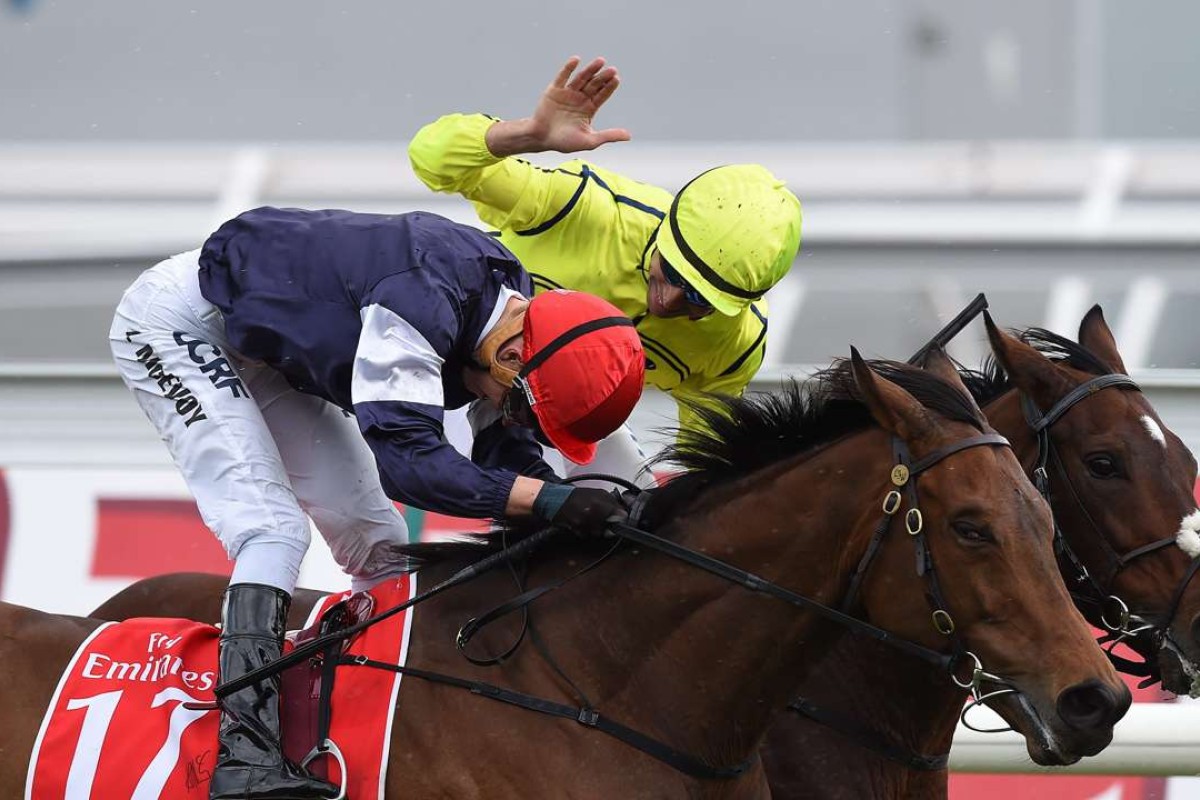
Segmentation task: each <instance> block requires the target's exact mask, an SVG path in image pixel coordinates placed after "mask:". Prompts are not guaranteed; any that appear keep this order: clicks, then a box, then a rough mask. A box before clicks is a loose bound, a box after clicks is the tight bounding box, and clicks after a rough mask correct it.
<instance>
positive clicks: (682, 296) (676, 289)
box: [646, 249, 712, 320]
mask: <svg viewBox="0 0 1200 800" xmlns="http://www.w3.org/2000/svg"><path fill="white" fill-rule="evenodd" d="M688 294H689V292H688V290H687V289H686V288H685V287H683V286H678V285H675V284H672V283H671V282H670V281H668V280H667V278H666V276H665V275H663V260H662V255H661V254H660V253H659V252H658V250H657V249H656V250H655V251H654V253H653V255H651V256H650V274H649V280H648V282H647V285H646V310H647V311H649V313H650V314H651V315H652V316H655V317H664V318H665V317H687V318H688V319H692V320H696V319H700V318H701V317H706V316H708V315H709V314H711V313H712V307H711V306H702V305H697V304H695V303H690V302H688V298H687V295H688Z"/></svg>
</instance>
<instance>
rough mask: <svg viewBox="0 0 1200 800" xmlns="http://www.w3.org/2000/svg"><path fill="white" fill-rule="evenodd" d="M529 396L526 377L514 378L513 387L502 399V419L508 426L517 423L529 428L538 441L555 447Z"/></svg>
mask: <svg viewBox="0 0 1200 800" xmlns="http://www.w3.org/2000/svg"><path fill="white" fill-rule="evenodd" d="M529 398H530V392H529V386H528V384H526V383H525V379H524V378H522V377H519V376H518V377H517V378H515V379H513V384H512V388H511V389H509V390H508V391H507V392H505V393H504V399H503V400H501V401H500V418H501V421H502V422H503V423H504V425H506V426H509V425H517V426H519V427H522V428H529V429H530V430H532V431H533V436H534V438H535V439H537V441H538V443H540V444H544V445H545V446H546V447H553V446H554V445H553V444H551V443H550V440H549V439H548V438H546V434H544V433H542V426H541V423H539V422H538V418H537V415H536V414H534V413H533V405H532V404H531V403H530V399H529Z"/></svg>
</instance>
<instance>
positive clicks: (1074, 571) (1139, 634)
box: [1021, 374, 1200, 686]
mask: <svg viewBox="0 0 1200 800" xmlns="http://www.w3.org/2000/svg"><path fill="white" fill-rule="evenodd" d="M1112 387H1115V388H1121V389H1132V390H1134V391H1140V390H1141V387H1140V386H1138V384H1137V383H1136V382H1135V381H1134V380H1133V379H1132V378H1130V377H1129V376H1128V375H1122V374H1111V375H1100V376H1098V377H1095V378H1092V379H1090V380H1088V381H1085V382H1084V383H1082V384H1080V385H1079V386H1077V387H1075V388H1074V389H1072V390H1071V391H1070V392H1068V393H1067V394H1066V395H1065V396H1064V397H1063V398H1062V399H1061V400H1059V401H1058V402H1057V403H1055V404H1054V405H1053V406H1052V407H1051V408H1050V410H1049V411H1047V412H1046V413H1045V414H1042V413H1041V412H1040V411H1039V409H1038V408H1037V405H1036V404H1035V403H1034V402H1033V401H1032V400H1031V399H1030V398H1029V396H1028V395H1025V394H1022V395H1021V408H1022V410H1023V412H1024V414H1025V420H1026V422H1028V424H1029V426H1030V428H1032V429H1033V432H1034V435H1035V436H1036V437H1037V445H1038V455H1037V461H1036V462H1035V463H1034V469H1033V485H1034V486H1035V487H1036V488H1037V490H1038V492H1039V493H1041V495H1042V496H1043V497H1044V498H1046V501H1047V502H1049V501H1050V475H1049V472H1048V469H1047V466H1048V464H1049V463H1050V461H1051V460H1052V458H1051V457H1053V462H1054V466H1055V469H1056V471H1057V473H1058V476H1059V478H1060V479H1061V480H1062V482H1063V484H1064V485H1065V486H1066V487H1067V489H1068V491H1069V492H1070V495H1071V497H1072V498H1073V499H1074V501H1075V503H1076V505H1077V506H1078V507H1079V510H1080V511H1081V512H1082V513H1083V516H1084V517H1085V518H1086V519H1087V521H1088V524H1089V525H1091V526H1092V530H1093V531H1094V532H1095V534H1096V536H1095V540H1096V542H1097V543H1098V544H1099V545H1100V548H1101V549H1102V550H1103V551H1104V554H1105V556H1106V558H1107V560H1108V566H1107V568H1106V570H1105V573H1104V575H1102V576H1100V577H1099V578H1097V577H1096V576H1095V575H1093V574H1092V572H1091V571H1090V570H1089V569H1088V568H1087V567H1086V566H1084V564H1083V561H1082V559H1080V558H1079V556H1078V555H1077V554H1076V553H1075V551H1074V550H1073V549H1072V548H1071V545H1070V544H1069V543H1068V542H1067V539H1066V537H1065V536H1064V535H1063V533H1062V529H1061V528H1060V527H1059V525H1058V521H1057V519H1056V520H1055V523H1054V551H1055V554H1056V555H1057V556H1058V559H1059V562H1060V565H1062V566H1063V567H1064V569H1063V573H1064V576H1066V577H1067V578H1068V584H1067V585H1068V588H1069V589H1070V591H1071V596H1072V597H1073V598H1074V599H1075V601H1076V603H1077V604H1081V605H1090V606H1092V607H1093V608H1096V609H1098V611H1099V620H1100V623H1101V624H1102V625H1103V626H1104V628H1105V629H1106V630H1107V631H1108V633H1107V634H1106V635H1105V636H1104V637H1103V638H1101V640H1100V643H1101V644H1102V645H1104V649H1105V652H1106V653H1107V654H1108V657H1109V660H1110V661H1112V663H1113V665H1114V666H1115V667H1116V668H1117V669H1119V670H1120V671H1122V672H1125V673H1127V674H1129V675H1134V676H1138V677H1145V678H1146V680H1145V681H1143V683H1142V685H1143V686H1147V685H1149V684H1151V683H1154V682H1156V681H1158V680H1161V675H1160V673H1159V668H1158V664H1157V661H1156V660H1155V659H1154V658H1153V657H1152V656H1153V653H1152V652H1151V653H1149V654H1147V653H1146V652H1145V650H1144V649H1143V648H1145V646H1146V637H1149V638H1150V639H1151V641H1150V648H1151V650H1157V649H1158V648H1159V647H1160V646H1161V645H1162V643H1163V640H1164V639H1165V640H1170V628H1171V623H1172V622H1173V621H1174V619H1175V615H1176V614H1177V613H1178V612H1179V606H1180V604H1181V603H1182V602H1183V595H1184V593H1185V592H1186V591H1187V587H1188V585H1189V584H1191V582H1192V579H1193V578H1194V577H1195V576H1196V572H1197V571H1198V570H1200V559H1192V563H1191V566H1190V567H1189V568H1188V570H1187V572H1186V573H1184V575H1183V578H1182V579H1180V581H1179V584H1178V585H1177V586H1176V587H1175V592H1174V594H1173V596H1172V598H1171V602H1170V604H1169V605H1168V606H1167V611H1166V613H1165V614H1164V615H1163V617H1162V618H1161V621H1159V622H1157V623H1156V622H1153V621H1150V620H1147V619H1145V618H1143V617H1141V616H1139V615H1137V614H1134V613H1133V612H1131V611H1130V609H1129V605H1128V604H1127V603H1126V602H1125V601H1124V600H1122V599H1121V598H1120V597H1119V596H1117V595H1116V594H1114V593H1113V592H1112V591H1111V589H1112V585H1113V583H1114V582H1115V581H1116V579H1117V576H1118V575H1119V574H1120V573H1121V571H1122V570H1124V569H1125V568H1126V567H1128V566H1129V565H1130V564H1131V563H1133V562H1134V561H1135V560H1137V559H1139V558H1141V557H1142V556H1146V555H1150V554H1151V553H1156V552H1158V551H1159V550H1162V549H1164V548H1167V547H1170V546H1172V545H1173V544H1175V536H1174V535H1171V536H1167V537H1164V538H1162V539H1158V540H1156V541H1153V542H1150V543H1149V544H1144V545H1142V546H1140V547H1135V548H1134V549H1132V550H1130V551H1128V552H1126V553H1118V552H1117V550H1116V548H1114V547H1113V546H1112V543H1111V542H1109V541H1108V539H1107V538H1106V537H1105V536H1104V534H1103V532H1102V531H1101V529H1100V526H1099V525H1097V524H1096V521H1095V519H1093V517H1092V515H1091V514H1090V513H1089V512H1088V510H1087V506H1086V505H1084V502H1083V499H1082V498H1081V497H1080V496H1079V491H1078V490H1077V489H1076V488H1075V484H1074V483H1073V482H1072V481H1071V477H1070V475H1068V474H1067V470H1066V468H1065V467H1064V465H1063V462H1062V459H1061V457H1059V455H1058V451H1057V450H1056V448H1055V447H1054V442H1053V440H1052V439H1051V437H1050V428H1051V427H1052V426H1053V425H1054V423H1055V422H1057V421H1058V420H1059V419H1061V418H1062V417H1063V415H1064V414H1066V413H1067V412H1068V411H1070V410H1071V409H1072V408H1074V407H1075V406H1076V405H1077V404H1079V403H1080V402H1082V401H1083V400H1085V399H1087V398H1089V397H1091V396H1092V395H1094V394H1096V393H1097V392H1100V391H1102V390H1104V389H1107V388H1112ZM1122 642H1126V643H1128V644H1129V645H1130V646H1134V647H1135V648H1136V649H1138V650H1139V652H1141V653H1142V655H1143V656H1144V658H1145V660H1144V661H1141V662H1137V661H1132V660H1130V659H1127V658H1124V657H1122V656H1119V655H1117V654H1116V653H1115V652H1113V650H1114V648H1115V647H1116V646H1117V645H1118V644H1120V643H1122ZM1139 642H1140V643H1142V648H1137V647H1136V645H1137V644H1138V643H1139Z"/></svg>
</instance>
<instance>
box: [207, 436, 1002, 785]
mask: <svg viewBox="0 0 1200 800" xmlns="http://www.w3.org/2000/svg"><path fill="white" fill-rule="evenodd" d="M984 446H988V447H1011V445H1010V444H1009V442H1008V440H1007V439H1005V438H1004V437H1003V436H1001V435H999V434H997V433H985V434H980V435H978V436H973V437H970V438H966V439H962V440H959V441H956V442H953V443H952V444H949V445H946V446H944V447H942V448H940V449H938V450H936V451H934V452H932V453H930V454H928V455H926V456H924V457H923V458H921V459H919V460H917V461H915V462H914V461H912V459H911V457H910V455H909V453H908V449H907V447H906V446H905V445H904V444H903V443H902V442H900V441H899V440H898V439H896V440H894V441H893V452H894V454H895V459H896V460H895V464H894V465H893V467H892V471H891V482H892V488H891V489H890V490H889V491H888V493H887V495H886V496H885V499H884V501H883V507H882V517H881V519H880V522H879V524H878V525H877V526H876V529H875V534H874V536H873V538H872V540H871V543H870V544H869V545H868V551H867V553H866V554H865V555H864V557H863V559H862V561H860V563H859V566H858V569H857V570H856V571H855V575H854V577H853V578H852V585H851V591H857V587H858V585H859V584H860V583H861V577H862V574H863V573H864V572H865V571H866V569H867V567H868V566H869V565H870V563H871V561H872V559H873V558H874V556H875V554H876V552H878V550H879V545H880V543H881V541H882V539H883V537H884V535H885V534H886V532H887V530H888V529H890V528H891V527H892V524H891V523H892V520H893V519H894V518H895V517H896V516H898V515H899V512H900V511H901V510H902V508H903V507H904V506H905V504H907V506H908V508H907V510H906V511H905V513H904V514H903V518H904V527H905V530H906V531H907V533H908V535H909V537H910V538H911V539H912V541H913V543H914V547H915V548H916V554H917V573H918V575H920V576H921V577H922V579H923V580H924V582H925V596H926V599H927V600H928V602H929V605H930V609H931V620H932V623H933V626H934V628H935V629H936V630H938V631H939V632H940V633H942V634H943V635H945V636H947V637H949V638H950V639H951V651H950V652H949V653H947V652H942V651H940V650H935V649H933V648H929V647H926V646H924V645H921V644H918V643H916V642H912V641H909V640H906V639H902V638H900V637H897V636H895V635H893V634H892V633H890V632H889V631H886V630H884V629H882V628H879V627H877V626H875V625H872V624H871V623H869V622H866V621H865V620H862V619H860V618H858V617H855V616H852V615H850V614H847V613H845V612H844V611H842V610H839V609H835V608H831V607H829V606H826V605H824V604H822V603H819V602H817V601H816V600H813V599H811V598H808V597H805V596H803V595H800V594H797V593H795V592H793V591H791V590H789V589H786V588H784V587H782V586H780V585H778V584H776V583H773V582H771V581H768V580H766V579H764V578H761V577H759V576H757V575H754V574H753V573H750V572H748V571H746V570H743V569H741V568H739V567H735V566H733V565H732V564H729V563H727V562H724V561H721V560H719V559H715V558H713V557H711V556H709V555H706V554H704V553H701V552H699V551H696V550H692V549H690V548H688V547H685V546H683V545H681V544H678V543H676V542H674V541H672V540H670V539H666V538H663V537H661V536H657V535H655V534H653V533H650V532H648V531H644V530H641V529H640V528H637V527H635V526H633V525H630V524H626V523H617V522H614V523H611V524H610V526H609V535H610V536H613V537H615V538H617V539H620V540H625V541H630V542H634V543H636V544H639V545H641V546H643V547H648V548H650V549H653V550H656V551H657V552H660V553H662V554H664V555H667V556H670V557H672V558H675V559H678V560H680V561H683V562H685V563H687V564H690V565H692V566H694V567H696V568H698V569H702V570H704V571H706V572H709V573H711V574H713V575H716V576H718V577H720V578H723V579H725V580H728V581H731V582H733V583H736V584H738V585H739V586H741V587H743V588H745V589H748V590H750V591H753V592H759V593H762V594H765V595H768V596H770V597H774V598H776V599H778V600H782V601H784V602H786V603H789V604H791V605H793V606H796V607H797V608H801V609H804V610H806V611H811V612H814V613H816V614H817V615H818V616H821V617H823V618H824V619H826V620H828V621H831V622H835V623H838V624H840V625H843V626H844V627H846V628H848V629H850V631H851V632H853V633H858V634H862V635H865V636H868V637H870V638H873V639H875V640H877V641H880V642H884V643H886V644H888V645H890V646H892V647H895V648H897V649H899V650H901V651H902V652H905V653H908V654H909V655H912V656H915V657H917V658H920V659H922V660H924V661H926V662H928V663H930V664H932V665H934V666H936V667H939V668H941V669H945V670H946V671H947V672H948V673H949V675H950V677H951V679H952V680H953V681H954V683H955V684H956V685H958V686H960V687H962V688H964V689H968V690H970V691H971V693H972V696H973V697H974V698H975V702H977V703H978V702H984V701H986V700H987V699H988V698H989V697H992V696H995V695H996V694H1003V693H1008V692H1012V691H1015V689H1012V688H1003V689H1001V690H999V691H998V692H991V693H987V694H984V693H983V692H982V690H981V686H982V684H983V683H984V682H987V683H989V684H997V685H1001V686H1004V687H1010V685H1009V684H1008V683H1007V682H1006V681H1004V680H1003V679H1002V678H999V677H997V676H995V675H992V674H990V673H988V672H985V671H984V669H983V665H982V664H981V662H980V660H979V658H978V657H977V656H976V655H975V654H974V653H972V652H970V651H969V650H967V649H966V646H965V645H964V643H963V642H962V639H961V638H960V637H959V635H958V634H957V632H956V630H955V624H954V619H953V617H952V616H951V614H950V612H949V610H948V609H947V607H946V603H945V600H944V598H943V594H942V590H941V586H940V584H939V582H938V580H937V574H936V572H935V570H934V565H933V558H932V554H931V553H930V550H929V547H928V543H927V541H926V539H925V533H924V518H923V516H922V514H921V510H920V507H919V506H918V504H917V501H918V498H917V486H916V484H917V478H918V477H919V476H920V475H921V474H922V473H924V472H926V471H927V470H929V469H930V468H932V467H934V466H935V465H937V464H939V463H940V462H942V461H943V460H944V459H946V458H948V457H950V456H952V455H954V454H955V453H959V452H962V451H963V450H967V449H970V448H974V447H984ZM597 477H604V476H594V475H581V476H578V479H580V480H583V479H594V478H597ZM554 532H555V531H554V529H548V530H545V531H541V532H539V533H536V534H534V535H533V536H531V537H529V538H527V539H524V540H521V541H519V542H517V543H515V544H514V545H512V546H511V547H508V548H505V549H504V550H502V551H500V552H498V553H494V554H492V555H491V556H488V557H486V558H484V559H481V560H480V561H479V562H477V563H476V564H474V565H471V566H469V567H467V568H465V569H463V570H460V571H459V572H458V573H455V574H454V575H452V576H451V577H450V578H448V579H447V580H445V581H442V582H441V583H439V584H438V585H436V586H434V587H432V588H431V589H428V590H426V591H425V592H422V593H421V594H420V595H418V596H417V597H414V598H412V599H411V600H409V601H408V602H406V603H402V604H400V605H398V606H395V607H394V608H391V609H388V610H386V611H383V612H381V613H379V614H376V615H375V616H373V617H371V618H370V619H367V620H363V621H361V622H358V623H356V624H354V625H350V626H348V627H346V628H343V629H341V630H339V631H335V632H332V633H328V634H325V635H322V636H318V637H317V638H315V639H312V640H310V641H308V642H305V643H304V644H302V645H300V646H298V647H296V648H295V649H293V650H292V652H291V653H289V654H287V655H285V656H283V657H282V658H279V659H276V660H275V661H273V662H271V663H270V664H267V665H265V666H263V667H259V668H258V669H255V670H252V671H251V672H248V673H246V674H245V675H243V676H240V677H238V678H235V679H233V680H231V681H228V682H226V683H224V684H222V685H220V686H218V687H216V689H215V690H214V694H215V695H216V697H217V698H218V699H220V698H223V697H225V696H227V695H229V694H230V693H232V692H236V691H238V690H240V689H242V688H244V687H246V686H249V685H250V684H252V683H255V682H257V681H260V680H263V679H265V678H267V677H269V676H271V675H275V674H278V673H279V672H281V671H282V670H284V669H286V668H287V667H289V666H291V665H293V664H296V663H299V662H300V661H303V660H305V659H309V658H313V657H315V656H321V657H323V658H325V659H326V660H327V661H336V663H338V664H344V665H348V666H359V667H370V668H376V669H384V670H390V671H393V672H399V673H401V674H404V675H410V676H412V677H416V678H420V679H423V680H427V681H430V682H434V683H438V684H441V685H446V686H453V687H457V688H461V689H465V690H467V691H470V692H471V693H473V694H476V695H478V696H480V697H484V698H488V699H491V700H496V701H499V702H502V703H506V704H509V705H513V706H517V707H520V708H525V709H527V710H530V711H536V712H538V713H541V714H546V715H549V716H554V717H559V718H563V719H571V720H574V721H575V722H577V723H579V724H580V725H583V726H585V727H589V728H594V729H596V730H597V731H599V732H601V733H604V734H607V735H608V736H611V737H613V738H615V739H618V740H619V741H621V742H623V743H625V744H627V745H629V746H631V747H633V748H636V749H637V750H640V751H641V752H643V753H646V754H647V755H649V756H651V757H653V758H655V759H657V760H659V761H661V762H663V763H665V764H667V765H669V766H670V767H672V768H674V769H676V770H678V771H679V772H682V773H684V774H686V775H689V776H691V777H694V778H699V779H702V780H728V779H733V778H737V777H739V776H740V775H742V774H743V773H745V772H746V770H748V769H749V768H750V767H751V765H752V764H753V763H754V761H755V758H756V756H752V757H751V758H748V759H746V760H745V761H743V762H741V763H739V764H734V765H730V766H713V765H711V764H709V763H708V762H706V761H705V760H703V759H701V758H698V757H696V756H692V755H689V754H687V753H683V752H681V751H678V750H676V749H674V748H673V747H671V746H670V745H667V744H665V743H663V742H661V741H658V740H656V739H654V738H653V737H650V736H648V735H646V734H644V733H641V732H639V731H637V730H634V729H632V728H629V727H627V726H625V725H623V724H621V723H620V722H617V721H615V720H611V719H609V718H607V717H606V716H604V715H602V714H601V713H600V711H599V710H598V709H597V708H595V707H593V706H592V705H591V703H590V702H588V701H587V699H586V698H581V700H582V702H581V703H580V704H578V705H569V704H564V703H559V702H556V701H552V700H547V699H545V698H539V697H535V696H532V695H529V694H525V693H523V692H517V691H513V690H510V689H506V688H503V687H499V686H494V685H492V684H489V683H485V682H483V681H475V680H468V679H464V678H459V677H456V676H453V675H444V674H441V673H435V672H430V671H427V670H420V669H414V668H412V667H405V666H397V665H395V664H388V663H383V662H377V661H371V660H368V659H366V658H365V657H361V656H347V655H344V654H341V652H340V650H341V645H342V642H344V641H346V640H347V639H349V638H350V637H351V636H353V635H354V634H355V633H358V632H359V631H361V630H364V629H365V628H367V627H369V626H371V625H374V624H376V623H377V622H380V621H382V620H383V619H386V618H388V617H391V616H393V615H395V614H397V613H399V612H400V611H403V610H404V609H406V608H410V607H412V606H413V605H416V604H417V603H419V602H421V601H423V600H426V599H428V598H430V597H433V596H434V595H436V594H440V593H441V592H443V591H446V590H448V589H450V588H452V587H453V586H457V585H459V584H461V583H464V582H466V581H468V580H471V579H473V578H475V577H476V576H478V575H480V574H482V573H483V572H485V571H487V570H489V569H492V568H494V567H495V566H498V565H499V564H503V563H509V562H510V561H511V560H513V559H514V558H517V557H523V556H525V555H527V554H528V553H529V552H531V550H532V549H533V548H534V547H536V546H537V545H539V544H540V543H541V542H542V541H544V540H545V539H546V538H547V537H548V536H549V535H552V534H553V533H554ZM616 549H617V548H616V547H614V548H611V549H610V550H609V553H608V554H606V556H605V558H607V556H608V555H611V554H612V553H614V552H616ZM589 569H590V567H589ZM584 571H586V570H583V571H580V572H578V573H576V575H579V574H583V572H584ZM563 583H564V582H563V581H559V582H555V583H554V584H551V588H558V587H559V586H561V585H563ZM542 588H543V589H544V588H545V587H542ZM544 593H545V591H542V590H541V589H535V590H531V591H530V592H526V593H524V594H523V595H522V596H521V597H520V598H516V599H514V600H513V601H509V602H507V603H504V604H503V605H502V606H500V607H498V608H497V609H496V610H494V611H493V612H489V613H488V614H485V615H482V616H481V617H480V618H477V619H475V620H471V621H469V622H468V623H467V624H466V625H464V626H463V628H462V629H461V630H460V631H459V634H458V637H457V644H458V645H459V647H460V648H462V647H464V646H465V645H466V644H467V641H468V640H469V639H470V635H467V632H468V630H469V631H470V634H471V635H473V634H474V633H476V632H478V631H479V630H480V629H481V628H482V627H483V625H484V624H486V622H490V621H492V620H495V619H498V618H499V617H500V616H502V615H503V614H507V613H509V612H512V611H515V610H518V609H521V608H524V607H526V606H527V605H528V603H529V602H532V601H533V599H536V597H540V596H541V595H542V594H544ZM850 599H851V598H850V597H849V596H848V597H847V601H849V600H850ZM517 600H521V601H523V602H517ZM501 609H502V610H501ZM485 617H486V620H485V619H484V618H485ZM543 655H545V654H543ZM964 664H965V665H966V668H967V670H969V671H968V672H965V673H963V672H961V670H962V666H963V665H964ZM555 666H556V665H555ZM572 685H574V684H573V683H572ZM323 691H324V690H323ZM964 713H965V712H964ZM318 750H319V753H320V754H323V753H325V752H326V750H325V749H321V747H320V745H319V746H318Z"/></svg>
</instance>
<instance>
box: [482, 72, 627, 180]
mask: <svg viewBox="0 0 1200 800" xmlns="http://www.w3.org/2000/svg"><path fill="white" fill-rule="evenodd" d="M579 60H580V59H579V56H572V57H571V58H570V59H568V60H567V63H566V64H564V65H563V67H562V69H560V70H559V71H558V74H557V75H556V76H555V77H554V80H552V81H551V82H550V85H549V86H547V87H546V90H545V91H544V92H542V96H541V99H539V100H538V104H537V108H535V109H534V112H533V116H531V117H526V118H524V119H514V120H506V121H502V122H497V123H496V124H495V125H493V126H492V127H491V128H489V129H488V132H487V136H486V139H485V141H486V142H487V148H488V150H490V151H491V153H492V155H494V156H500V157H503V156H511V155H517V154H519V153H541V152H544V151H546V150H557V151H558V152H560V153H578V152H581V151H584V150H595V149H596V148H597V147H599V146H600V145H602V144H607V143H608V142H626V141H629V138H630V137H629V131H627V130H625V129H624V128H607V129H605V130H599V131H598V130H596V129H595V128H593V127H592V121H593V119H595V116H596V114H597V112H599V111H600V107H601V106H603V105H604V103H605V102H607V101H608V98H610V97H612V95H613V92H615V91H616V90H617V87H618V86H620V85H621V78H620V76H618V75H617V69H616V67H612V66H608V65H607V64H606V63H605V61H604V59H603V58H595V59H592V61H591V63H589V64H588V65H587V66H585V67H584V68H583V69H581V70H579V72H578V73H576V72H575V70H576V68H577V67H578V66H579Z"/></svg>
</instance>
